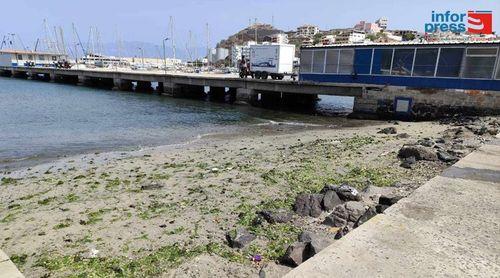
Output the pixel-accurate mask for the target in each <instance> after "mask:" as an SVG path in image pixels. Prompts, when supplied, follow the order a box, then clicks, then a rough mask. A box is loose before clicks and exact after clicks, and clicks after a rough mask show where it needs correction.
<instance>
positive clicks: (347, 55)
mask: <svg viewBox="0 0 500 278" xmlns="http://www.w3.org/2000/svg"><path fill="white" fill-rule="evenodd" d="M353 64H354V49H341V50H340V58H339V73H340V74H352V72H353Z"/></svg>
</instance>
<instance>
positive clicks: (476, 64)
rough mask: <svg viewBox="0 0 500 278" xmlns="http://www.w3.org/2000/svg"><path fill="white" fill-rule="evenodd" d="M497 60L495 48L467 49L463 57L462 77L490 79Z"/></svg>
mask: <svg viewBox="0 0 500 278" xmlns="http://www.w3.org/2000/svg"><path fill="white" fill-rule="evenodd" d="M496 58H497V49H496V48H468V49H467V52H466V55H465V66H464V69H463V77H465V78H487V79H490V78H491V76H492V75H493V69H494V68H495V61H496Z"/></svg>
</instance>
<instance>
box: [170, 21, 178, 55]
mask: <svg viewBox="0 0 500 278" xmlns="http://www.w3.org/2000/svg"><path fill="white" fill-rule="evenodd" d="M169 26H170V41H171V42H172V52H173V56H174V59H175V58H176V55H175V38H174V17H173V16H170V23H169Z"/></svg>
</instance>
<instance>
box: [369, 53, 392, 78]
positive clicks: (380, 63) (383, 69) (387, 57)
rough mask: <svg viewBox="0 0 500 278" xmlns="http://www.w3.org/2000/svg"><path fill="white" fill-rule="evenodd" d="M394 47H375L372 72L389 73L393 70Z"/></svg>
mask: <svg viewBox="0 0 500 278" xmlns="http://www.w3.org/2000/svg"><path fill="white" fill-rule="evenodd" d="M392 52H393V49H375V53H374V55H373V65H372V74H382V75H389V73H390V72H391V64H392Z"/></svg>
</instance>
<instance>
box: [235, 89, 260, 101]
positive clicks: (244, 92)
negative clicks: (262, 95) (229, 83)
mask: <svg viewBox="0 0 500 278" xmlns="http://www.w3.org/2000/svg"><path fill="white" fill-rule="evenodd" d="M257 101H258V92H257V91H255V90H252V89H243V88H238V89H236V93H235V103H236V104H252V103H257Z"/></svg>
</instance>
